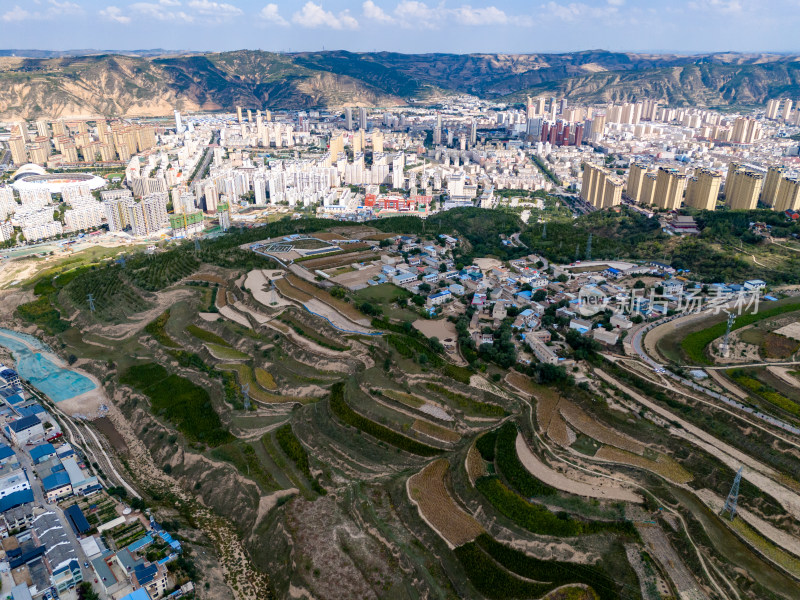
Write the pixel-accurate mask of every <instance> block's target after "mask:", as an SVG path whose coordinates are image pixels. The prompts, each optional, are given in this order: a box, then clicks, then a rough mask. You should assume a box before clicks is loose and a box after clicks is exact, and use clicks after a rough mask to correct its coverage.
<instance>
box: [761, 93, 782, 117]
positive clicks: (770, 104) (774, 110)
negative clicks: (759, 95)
mask: <svg viewBox="0 0 800 600" xmlns="http://www.w3.org/2000/svg"><path fill="white" fill-rule="evenodd" d="M780 105H781V100H780V98H772V99H770V100H767V111H766V115H765V116H766V117H767V118H768V119H775V118H777V116H778V108H780Z"/></svg>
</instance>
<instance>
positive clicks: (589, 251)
mask: <svg viewBox="0 0 800 600" xmlns="http://www.w3.org/2000/svg"><path fill="white" fill-rule="evenodd" d="M586 260H592V234H591V233H590V234H589V239H588V240H586Z"/></svg>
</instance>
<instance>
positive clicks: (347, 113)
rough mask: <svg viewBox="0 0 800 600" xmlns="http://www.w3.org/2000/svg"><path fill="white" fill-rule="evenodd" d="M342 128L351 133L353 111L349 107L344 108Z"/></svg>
mask: <svg viewBox="0 0 800 600" xmlns="http://www.w3.org/2000/svg"><path fill="white" fill-rule="evenodd" d="M344 126H345V128H347V131H353V109H352V108H350V107H349V106H345V107H344Z"/></svg>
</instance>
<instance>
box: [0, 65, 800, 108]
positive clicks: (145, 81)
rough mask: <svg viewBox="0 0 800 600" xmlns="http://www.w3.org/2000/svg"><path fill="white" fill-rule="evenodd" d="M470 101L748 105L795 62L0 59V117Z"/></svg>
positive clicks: (785, 90) (784, 81)
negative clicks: (465, 97)
mask: <svg viewBox="0 0 800 600" xmlns="http://www.w3.org/2000/svg"><path fill="white" fill-rule="evenodd" d="M454 94H471V95H474V96H478V97H481V98H487V99H493V100H496V101H500V102H508V103H517V102H521V101H524V99H525V96H527V95H532V96H536V95H541V94H544V95H548V96H551V95H555V96H559V97H561V96H564V97H566V98H568V99H570V100H574V101H580V102H588V103H598V102H609V101H630V100H636V99H641V98H645V97H648V98H654V99H658V100H660V101H661V102H663V103H665V104H669V105H674V106H687V105H692V106H707V107H718V108H720V107H734V106H752V105H756V104H761V103H763V102H765V101H766V100H767V99H768V98H771V97H777V96H789V97H794V98H797V97H800V55H785V54H768V53H751V54H741V53H715V54H703V55H679V54H635V53H624V52H608V51H604V50H588V51H582V52H573V53H567V54H399V53H391V52H372V53H352V52H346V51H324V52H300V53H292V54H279V53H272V52H263V51H255V50H239V51H232V52H221V53H212V52H204V53H181V52H170V51H162V50H138V51H132V52H124V53H123V52H119V53H116V52H109V53H102V52H95V51H89V50H86V51H64V52H51V51H38V50H36V51H31V50H27V51H26V50H0V119H5V120H11V119H19V118H36V117H39V116H46V117H61V116H67V117H69V116H95V115H105V116H123V117H135V116H161V115H169V114H171V113H172V110H173V109H174V108H179V109H180V110H183V111H200V110H231V109H233V108H234V107H235V106H236V105H241V106H243V107H248V108H271V109H282V108H306V109H307V108H339V107H343V106H386V107H390V106H405V105H409V104H426V105H433V104H436V103H438V102H441V101H442V100H443V99H444V98H446V97H447V96H452V95H454Z"/></svg>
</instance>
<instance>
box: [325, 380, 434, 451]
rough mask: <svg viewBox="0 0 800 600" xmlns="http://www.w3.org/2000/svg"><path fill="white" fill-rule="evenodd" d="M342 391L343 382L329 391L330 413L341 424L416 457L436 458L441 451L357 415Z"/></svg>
mask: <svg viewBox="0 0 800 600" xmlns="http://www.w3.org/2000/svg"><path fill="white" fill-rule="evenodd" d="M344 390H345V386H344V383H343V382H339V383H336V384H334V386H333V388H332V389H331V398H330V406H331V411H332V412H333V414H334V415H336V417H337V418H339V420H340V421H342V422H343V423H345V424H347V425H350V426H352V427H355V428H356V429H359V430H361V431H363V432H364V433H367V434H369V435H371V436H372V437H374V438H377V439H379V440H381V441H383V442H386V443H387V444H391V445H392V446H395V447H397V448H400V449H401V450H405V451H406V452H410V453H412V454H416V455H418V456H436V455H438V454H440V453H441V450H439V449H438V448H433V447H431V446H427V445H425V444H422V443H420V442H418V441H416V440H412V439H411V438H409V437H406V436H404V435H401V434H399V433H397V432H396V431H394V430H392V429H389V428H388V427H384V426H383V425H379V424H378V423H376V422H375V421H371V420H370V419H367V418H366V417H364V416H362V415H360V414H358V413H357V412H356V411H354V410H353V409H352V408H350V406H348V404H347V402H346V401H345V399H344Z"/></svg>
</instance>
